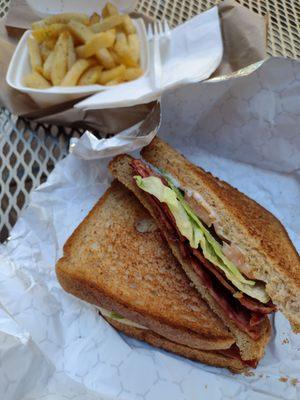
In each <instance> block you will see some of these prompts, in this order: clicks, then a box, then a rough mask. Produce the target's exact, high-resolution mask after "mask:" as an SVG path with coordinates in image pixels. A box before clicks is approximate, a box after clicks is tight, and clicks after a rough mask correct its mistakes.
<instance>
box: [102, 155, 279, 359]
mask: <svg viewBox="0 0 300 400" xmlns="http://www.w3.org/2000/svg"><path fill="white" fill-rule="evenodd" d="M167 156H168V155H166V157H167ZM131 161H132V157H131V156H128V155H120V156H117V157H116V158H114V160H113V161H111V163H110V165H109V169H110V171H111V173H112V174H113V175H114V177H116V178H117V179H118V180H119V181H120V182H121V183H123V184H124V185H125V186H126V187H127V188H128V189H130V190H132V192H133V193H134V194H135V195H136V197H137V198H138V199H139V200H140V202H141V203H142V204H143V206H144V207H145V208H147V210H148V211H149V213H150V214H151V216H152V217H153V219H154V220H155V222H156V224H157V226H158V227H159V229H160V230H161V232H163V234H164V236H165V238H166V240H167V242H168V244H169V246H170V248H171V250H172V253H173V254H174V255H175V257H176V258H177V260H178V261H179V262H180V264H181V266H182V268H183V269H184V271H185V273H186V275H187V276H188V277H189V278H190V280H191V281H192V282H193V283H194V285H195V287H196V288H197V290H198V291H199V293H200V295H201V297H202V298H203V299H204V300H205V301H206V302H207V303H208V304H209V306H210V308H211V309H212V310H213V311H214V312H215V313H216V314H217V315H218V317H220V318H221V320H222V321H223V322H224V324H225V325H226V326H227V327H228V328H229V330H230V332H231V333H232V334H233V336H234V337H235V341H236V344H237V346H238V347H239V349H240V352H241V357H242V359H243V360H251V359H260V358H261V357H262V356H263V354H264V349H265V346H266V345H267V343H268V341H269V339H270V333H271V327H270V322H269V319H268V317H265V319H264V321H263V323H262V324H261V329H260V337H259V339H258V340H253V339H252V338H250V337H249V336H248V335H247V334H246V333H245V332H243V331H241V330H240V329H239V328H238V327H237V326H236V325H235V324H234V323H233V322H232V321H231V320H229V319H228V316H227V314H226V312H224V311H223V309H221V307H220V306H219V305H218V303H217V302H216V301H215V300H214V299H213V297H212V296H211V295H210V293H209V292H208V291H207V289H206V288H205V287H204V286H203V285H202V283H201V282H200V279H199V277H198V275H197V274H196V273H195V272H194V270H193V268H192V266H191V265H190V263H189V262H188V261H187V260H186V259H184V258H183V257H182V256H181V252H180V251H179V246H178V244H177V243H176V242H174V240H172V238H171V237H170V235H169V234H168V232H167V231H166V229H165V226H164V225H163V224H162V222H161V219H160V218H159V216H158V215H157V214H156V211H155V209H154V207H153V205H152V203H151V202H149V201H148V198H147V194H146V193H145V192H143V191H142V190H140V189H139V188H138V187H137V186H136V184H135V182H134V180H133V178H132V172H133V170H132V167H131V165H130V164H131Z"/></svg>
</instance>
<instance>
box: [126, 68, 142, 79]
mask: <svg viewBox="0 0 300 400" xmlns="http://www.w3.org/2000/svg"><path fill="white" fill-rule="evenodd" d="M142 74H143V70H142V69H141V68H127V69H126V71H125V72H124V76H123V79H124V81H134V80H135V79H137V78H139V77H140V76H141V75H142Z"/></svg>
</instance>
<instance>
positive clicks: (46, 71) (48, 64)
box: [43, 51, 54, 81]
mask: <svg viewBox="0 0 300 400" xmlns="http://www.w3.org/2000/svg"><path fill="white" fill-rule="evenodd" d="M53 59H54V51H51V53H50V54H49V55H48V57H47V59H46V61H45V62H44V66H43V75H44V77H45V78H46V79H48V80H49V81H50V80H51V71H52V63H53Z"/></svg>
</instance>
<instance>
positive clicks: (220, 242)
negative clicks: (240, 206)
mask: <svg viewBox="0 0 300 400" xmlns="http://www.w3.org/2000/svg"><path fill="white" fill-rule="evenodd" d="M132 168H133V170H134V173H135V175H134V180H135V183H136V185H137V186H138V187H139V188H140V189H141V190H143V191H144V192H146V193H147V196H148V198H149V201H151V204H152V205H153V208H154V210H155V213H156V214H157V217H158V218H159V219H160V220H161V221H162V223H163V225H164V227H165V229H166V230H167V232H168V236H169V237H171V238H172V240H174V241H176V242H177V243H178V245H179V249H180V252H181V255H182V257H183V258H184V259H187V260H188V261H189V262H190V264H191V266H192V267H193V270H194V271H195V273H196V274H197V275H198V277H199V279H200V281H201V282H202V284H203V285H204V287H205V288H206V289H207V290H208V291H209V293H210V295H211V296H212V297H213V298H214V299H215V301H216V302H217V303H218V304H219V306H220V307H221V308H222V309H223V310H224V311H225V312H226V313H227V315H228V318H229V319H231V320H232V321H234V322H235V324H236V325H237V326H238V327H239V328H240V329H241V330H242V331H244V332H246V333H247V334H248V335H249V336H250V337H252V338H253V339H257V338H258V337H259V335H260V324H261V323H262V322H263V320H264V317H265V315H266V314H269V313H271V312H273V311H275V306H274V305H273V304H272V302H271V300H270V298H269V296H268V294H267V293H266V291H265V285H264V283H262V282H258V281H256V280H253V279H250V277H249V275H250V274H249V273H247V266H246V265H245V259H244V257H243V254H242V252H241V251H240V249H239V248H238V247H237V246H235V245H233V244H231V243H229V242H228V240H226V239H225V238H224V237H223V236H222V235H220V234H219V233H218V232H219V229H217V230H216V229H215V224H213V222H216V221H217V219H216V216H215V214H214V212H213V210H211V209H210V208H209V207H208V205H207V204H206V203H205V202H204V201H203V199H202V201H201V202H199V203H200V204H201V207H195V201H191V197H193V200H197V197H199V196H200V200H201V195H200V194H198V193H196V194H195V192H192V191H190V190H185V189H184V188H181V187H180V186H179V184H178V182H176V181H174V180H173V179H172V178H171V177H170V176H168V175H167V174H165V173H163V172H161V171H160V173H158V172H156V171H154V170H153V169H151V168H150V167H149V166H148V165H147V164H146V163H145V162H143V161H141V160H133V161H132ZM195 195H196V196H195ZM195 197H196V199H195ZM198 200H199V199H198ZM192 206H194V207H192ZM216 226H217V225H216Z"/></svg>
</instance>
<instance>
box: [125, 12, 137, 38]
mask: <svg viewBox="0 0 300 400" xmlns="http://www.w3.org/2000/svg"><path fill="white" fill-rule="evenodd" d="M123 28H124V31H125V33H126V34H127V35H130V34H132V33H135V32H136V29H135V26H134V25H133V22H132V19H131V18H130V17H129V15H128V14H125V15H123Z"/></svg>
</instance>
